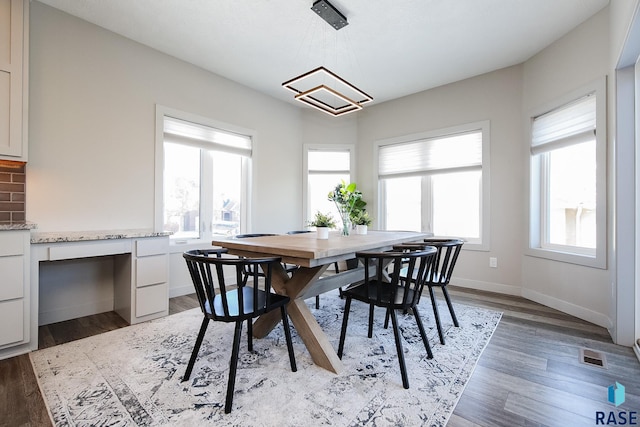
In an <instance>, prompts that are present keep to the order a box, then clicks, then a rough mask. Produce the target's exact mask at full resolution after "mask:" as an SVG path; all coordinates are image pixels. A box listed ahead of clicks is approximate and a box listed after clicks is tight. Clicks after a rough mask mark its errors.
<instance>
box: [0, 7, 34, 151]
mask: <svg viewBox="0 0 640 427" xmlns="http://www.w3.org/2000/svg"><path fill="white" fill-rule="evenodd" d="M28 22H29V0H0V159H5V160H19V161H27V117H28V116H27V100H28V97H27V85H28V81H29V79H28V64H27V61H28V58H29V54H28V46H29V40H28V39H29V37H28V34H29V28H28V27H29V25H28Z"/></svg>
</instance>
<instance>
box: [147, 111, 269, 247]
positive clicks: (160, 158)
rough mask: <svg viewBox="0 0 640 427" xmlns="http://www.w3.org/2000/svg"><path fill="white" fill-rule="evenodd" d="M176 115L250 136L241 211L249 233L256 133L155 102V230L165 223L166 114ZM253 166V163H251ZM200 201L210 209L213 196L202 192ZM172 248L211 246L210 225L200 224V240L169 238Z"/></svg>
mask: <svg viewBox="0 0 640 427" xmlns="http://www.w3.org/2000/svg"><path fill="white" fill-rule="evenodd" d="M165 116H169V117H174V118H177V119H181V120H186V121H190V122H194V123H198V124H202V125H205V126H210V127H213V128H216V129H220V130H223V131H227V132H231V133H237V134H240V135H245V136H248V137H250V138H251V140H252V153H253V154H252V157H251V158H252V161H251V162H249V161H245V162H243V165H242V174H243V179H245V180H246V182H247V191H246V193H245V194H243V198H242V201H241V203H242V210H241V213H240V216H241V218H242V220H241V230H240V231H241V232H242V233H247V232H249V230H251V211H252V210H251V206H250V204H251V200H252V199H253V198H252V195H251V192H252V188H253V185H254V182H253V179H252V175H253V174H252V169H253V166H252V165H253V164H254V159H255V152H256V145H257V144H256V132H255V131H253V130H251V129H246V128H242V127H239V126H236V125H232V124H229V123H224V122H221V121H218V120H214V119H211V118H209V117H204V116H199V115H197V114H193V113H189V112H186V111H181V110H176V109H174V108H171V107H167V106H164V105H160V104H156V126H155V176H154V230H155V231H156V232H160V231H163V230H162V225H163V223H164V220H163V206H164V200H163V199H164V193H163V170H164V117H165ZM250 165H251V166H250ZM200 196H201V197H200V204H201V206H202V208H203V209H208V208H207V206H208V205H207V203H206V200H207V199H209V198H210V196H209V195H205V194H201V195H200ZM170 244H171V247H172V249H170V251H171V252H172V253H173V252H181V251H182V250H183V249H184V248H185V245H187V246H189V247H192V246H199V245H206V246H207V247H208V246H211V224H205V225H204V226H203V224H201V237H200V238H198V239H184V240H178V241H174V240H171V241H170Z"/></svg>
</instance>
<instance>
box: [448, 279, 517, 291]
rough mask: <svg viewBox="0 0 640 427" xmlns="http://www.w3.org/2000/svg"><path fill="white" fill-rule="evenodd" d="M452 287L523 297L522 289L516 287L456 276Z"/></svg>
mask: <svg viewBox="0 0 640 427" xmlns="http://www.w3.org/2000/svg"><path fill="white" fill-rule="evenodd" d="M451 285H453V286H459V287H461V288H470V289H477V290H479V291H487V292H495V293H498V294H506V295H516V296H522V288H521V287H520V286H514V285H504V284H501V283H491V282H482V281H480V280H470V279H461V278H458V277H455V276H454V277H453V278H452V279H451Z"/></svg>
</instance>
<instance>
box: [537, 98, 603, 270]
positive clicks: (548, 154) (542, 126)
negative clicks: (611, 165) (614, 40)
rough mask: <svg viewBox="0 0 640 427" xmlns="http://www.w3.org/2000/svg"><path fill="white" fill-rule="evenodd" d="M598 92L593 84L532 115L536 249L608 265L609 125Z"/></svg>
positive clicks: (554, 256)
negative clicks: (602, 116)
mask: <svg viewBox="0 0 640 427" xmlns="http://www.w3.org/2000/svg"><path fill="white" fill-rule="evenodd" d="M601 90H602V91H604V89H601ZM602 93H603V92H602ZM602 97H603V96H602ZM600 98H601V95H600V91H599V90H598V88H590V89H589V90H588V91H585V92H582V93H581V94H580V95H579V96H576V95H574V97H573V98H572V99H571V100H569V101H568V102H563V103H560V105H559V106H556V107H554V108H552V109H550V110H548V111H545V112H543V113H541V114H538V115H535V116H533V117H532V120H531V150H530V151H531V154H530V156H531V160H530V162H531V214H530V216H531V221H530V245H529V246H530V253H531V254H533V255H537V256H543V257H548V258H552V259H557V260H560V261H566V262H574V263H579V264H584V265H591V266H604V264H603V262H604V249H605V248H604V246H605V245H604V233H605V229H604V224H605V220H604V212H605V211H604V205H605V203H606V202H605V200H606V199H605V198H604V197H605V195H604V193H605V188H606V186H605V180H606V175H605V172H604V171H605V163H604V161H605V153H604V135H605V134H606V130H605V129H604V128H603V127H601V126H604V122H603V121H601V120H599V109H600V108H601V105H600Z"/></svg>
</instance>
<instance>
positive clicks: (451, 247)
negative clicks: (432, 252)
mask: <svg viewBox="0 0 640 427" xmlns="http://www.w3.org/2000/svg"><path fill="white" fill-rule="evenodd" d="M463 244H464V240H461V239H438V238H428V239H424V242H423V243H417V244H416V243H408V244H406V245H405V246H411V245H414V246H416V247H424V245H428V246H432V247H434V248H436V250H437V253H436V256H435V258H434V263H433V268H432V269H431V271H430V273H429V277H428V280H427V283H426V286H427V289H429V297H430V298H431V306H432V307H433V315H434V317H435V319H436V326H437V328H438V336H439V338H440V343H441V344H443V345H444V343H445V340H444V332H443V330H442V322H441V320H440V313H439V311H438V304H437V302H436V296H435V292H434V288H440V289H442V295H443V296H444V299H445V301H446V303H447V307H448V308H449V314H451V319H452V320H453V325H454V326H455V327H459V326H460V324H459V322H458V318H457V317H456V312H455V310H454V309H453V304H452V303H451V297H450V296H449V292H448V291H447V285H448V284H449V282H450V281H451V276H453V269H454V267H455V266H456V262H457V261H458V255H459V254H460V250H461V249H462V245H463ZM402 275H403V276H404V277H407V275H406V274H402ZM409 277H410V276H409ZM386 323H388V320H387V322H386Z"/></svg>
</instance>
